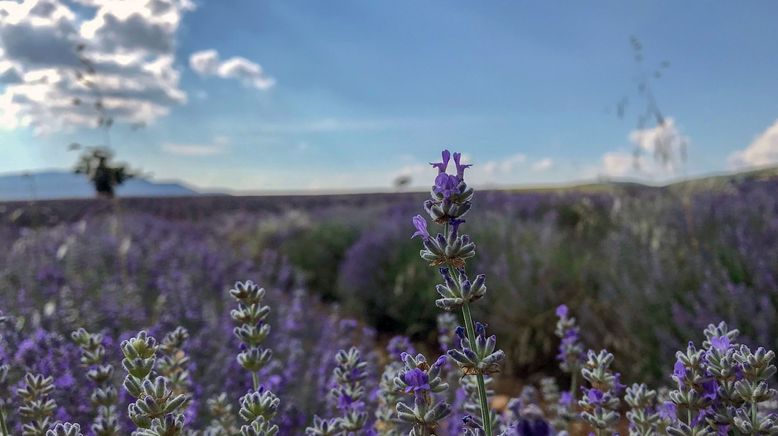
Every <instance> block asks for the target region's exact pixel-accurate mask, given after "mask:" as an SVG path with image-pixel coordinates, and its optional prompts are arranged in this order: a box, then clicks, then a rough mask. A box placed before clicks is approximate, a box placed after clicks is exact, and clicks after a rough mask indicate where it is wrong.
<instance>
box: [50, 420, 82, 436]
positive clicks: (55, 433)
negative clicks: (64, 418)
mask: <svg viewBox="0 0 778 436" xmlns="http://www.w3.org/2000/svg"><path fill="white" fill-rule="evenodd" d="M46 436H84V434H83V433H81V426H80V425H78V424H71V423H69V422H65V423H57V425H55V426H54V427H52V428H51V430H49V431H47V432H46Z"/></svg>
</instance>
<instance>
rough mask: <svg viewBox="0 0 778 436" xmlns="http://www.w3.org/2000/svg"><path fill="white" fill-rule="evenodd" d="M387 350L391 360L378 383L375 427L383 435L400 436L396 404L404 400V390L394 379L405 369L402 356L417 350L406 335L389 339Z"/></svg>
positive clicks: (400, 429) (400, 430)
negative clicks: (399, 387) (397, 385)
mask: <svg viewBox="0 0 778 436" xmlns="http://www.w3.org/2000/svg"><path fill="white" fill-rule="evenodd" d="M386 351H387V353H388V355H389V361H388V362H387V364H386V365H385V366H384V370H383V372H382V373H381V380H380V382H379V384H378V392H377V397H378V405H377V407H376V413H375V417H376V423H375V428H376V430H378V431H379V432H380V434H382V435H386V436H399V435H401V434H403V433H402V430H403V429H402V428H401V427H402V426H401V422H400V421H399V419H398V418H397V407H396V405H397V403H399V402H401V401H402V399H403V396H404V392H403V391H401V390H398V389H397V388H396V387H395V384H394V379H395V377H398V376H399V375H400V373H401V372H402V371H403V368H404V364H403V363H402V356H403V355H404V354H405V353H407V354H411V355H413V354H415V353H416V351H415V350H414V349H413V345H412V344H411V342H410V340H409V339H408V338H407V337H405V336H395V337H393V338H392V339H391V340H389V344H388V345H387V346H386Z"/></svg>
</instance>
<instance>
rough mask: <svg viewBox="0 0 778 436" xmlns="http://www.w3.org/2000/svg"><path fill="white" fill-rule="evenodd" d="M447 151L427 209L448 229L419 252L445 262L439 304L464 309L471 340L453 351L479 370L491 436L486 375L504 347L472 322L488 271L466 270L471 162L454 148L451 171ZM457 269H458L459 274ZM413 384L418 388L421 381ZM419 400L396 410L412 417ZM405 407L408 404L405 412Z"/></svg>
mask: <svg viewBox="0 0 778 436" xmlns="http://www.w3.org/2000/svg"><path fill="white" fill-rule="evenodd" d="M442 156H443V161H442V162H440V163H433V164H432V166H433V167H434V168H437V169H438V174H437V176H436V177H435V182H434V185H433V186H432V189H431V191H430V199H428V200H427V201H425V202H424V209H425V211H426V212H427V214H429V216H430V217H431V218H432V220H433V221H434V222H435V223H437V224H440V225H443V226H444V228H443V234H438V235H437V236H436V237H434V238H427V239H425V240H424V249H423V250H421V252H420V255H421V258H422V259H424V260H426V261H428V262H429V263H430V266H436V267H440V272H441V275H442V276H443V281H444V283H443V284H441V285H438V286H437V288H436V290H437V292H438V294H440V296H441V298H439V299H438V300H436V302H435V304H436V305H437V306H438V307H440V308H442V309H444V310H448V311H451V310H455V309H456V310H461V311H462V321H463V322H462V324H463V325H464V329H463V330H464V331H466V332H467V341H465V342H466V344H467V345H465V346H463V347H462V349H461V350H450V351H449V352H448V353H449V355H450V356H452V358H453V359H454V360H455V361H456V363H457V365H458V366H459V367H460V368H461V369H463V370H464V371H465V373H466V374H468V373H469V374H475V378H476V383H477V386H478V399H479V403H480V413H481V424H479V425H482V427H483V431H484V432H485V433H486V436H492V434H493V426H492V419H491V413H490V410H489V400H488V397H487V391H486V385H485V380H484V376H485V375H486V374H491V373H494V372H497V371H498V370H499V367H500V365H501V363H502V360H503V359H504V354H503V352H502V351H501V350H495V347H494V346H495V339H494V338H493V337H491V338H487V337H486V336H485V333H483V334H481V332H480V331H479V334H478V336H476V333H475V330H476V328H477V326H476V324H475V323H474V322H473V318H472V315H471V310H470V304H471V303H473V302H475V301H476V300H478V299H481V298H482V297H483V296H484V295H485V293H486V286H484V281H485V278H484V276H483V275H479V276H476V278H475V279H474V280H473V281H472V282H471V281H470V280H469V279H468V277H467V275H466V274H465V263H466V262H467V259H469V258H471V257H473V256H475V244H473V243H472V242H471V241H470V237H469V236H467V235H462V234H460V232H459V229H460V226H461V225H462V224H463V223H464V220H463V217H464V216H465V215H466V214H467V213H468V212H469V211H470V208H471V206H472V204H471V200H472V199H473V189H472V188H470V187H469V186H468V185H467V183H466V182H465V170H466V169H467V168H468V167H470V165H468V164H462V161H461V159H462V155H461V154H460V153H454V164H455V165H456V175H452V174H448V173H447V172H446V170H447V169H448V163H449V160H450V159H451V153H450V152H449V151H448V150H444V151H443V153H442ZM417 228H418V226H417ZM455 272H456V274H454V273H455ZM455 276H456V277H455ZM481 330H483V329H481ZM463 336H464V334H463ZM419 380H420V379H419V374H415V375H413V376H412V375H409V380H408V381H409V382H410V381H419ZM424 386H425V385H424V383H422V384H421V385H420V387H424ZM411 390H418V387H414V388H412V389H411ZM420 401H421V399H420V398H418V397H417V398H416V399H415V406H416V409H411V408H410V407H409V406H408V405H406V404H403V403H398V405H397V407H398V409H397V411H398V415H399V416H400V418H401V419H402V418H403V417H405V418H407V419H412V417H413V416H414V415H418V413H420V410H421V409H422V408H423V406H424V404H421V403H420ZM401 408H403V411H402V412H401V410H400V409H401ZM409 422H410V421H409ZM419 425H420V427H416V428H418V429H419V430H420V431H426V430H424V429H425V427H424V426H423V423H422V424H419ZM424 434H427V433H424Z"/></svg>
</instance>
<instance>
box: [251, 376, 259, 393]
mask: <svg viewBox="0 0 778 436" xmlns="http://www.w3.org/2000/svg"><path fill="white" fill-rule="evenodd" d="M251 381H252V382H253V383H254V390H255V391H258V390H259V375H257V373H256V372H252V373H251Z"/></svg>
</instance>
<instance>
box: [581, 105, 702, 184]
mask: <svg viewBox="0 0 778 436" xmlns="http://www.w3.org/2000/svg"><path fill="white" fill-rule="evenodd" d="M629 140H630V142H632V145H633V151H632V152H628V151H609V152H607V153H605V154H603V156H602V159H601V162H600V166H599V167H598V168H595V169H594V170H593V171H591V170H587V171H586V173H587V174H586V175H588V173H589V172H590V171H591V172H593V173H596V175H598V176H605V177H635V178H647V179H666V178H668V177H671V176H673V175H675V174H676V173H677V172H678V170H679V169H680V167H681V165H682V164H683V163H684V160H685V156H686V147H687V145H688V144H689V138H688V137H686V136H684V135H683V134H682V133H681V131H680V130H679V129H678V127H676V125H675V121H674V120H673V119H672V118H667V119H665V121H664V123H663V124H660V125H657V126H655V127H649V128H646V129H638V130H633V131H632V132H630V134H629Z"/></svg>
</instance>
